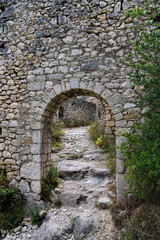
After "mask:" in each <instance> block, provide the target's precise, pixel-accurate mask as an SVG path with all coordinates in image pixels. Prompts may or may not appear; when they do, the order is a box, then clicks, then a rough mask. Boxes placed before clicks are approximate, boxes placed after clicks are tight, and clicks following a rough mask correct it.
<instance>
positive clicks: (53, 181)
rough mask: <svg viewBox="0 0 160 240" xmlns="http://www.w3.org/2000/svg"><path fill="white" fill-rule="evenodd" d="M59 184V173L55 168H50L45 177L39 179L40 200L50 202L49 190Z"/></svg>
mask: <svg viewBox="0 0 160 240" xmlns="http://www.w3.org/2000/svg"><path fill="white" fill-rule="evenodd" d="M59 182H60V180H59V172H58V170H57V168H56V167H54V166H51V167H50V170H49V171H48V172H47V174H46V177H43V178H42V179H41V198H42V199H43V200H50V197H51V190H52V189H54V188H56V187H57V186H58V184H59Z"/></svg>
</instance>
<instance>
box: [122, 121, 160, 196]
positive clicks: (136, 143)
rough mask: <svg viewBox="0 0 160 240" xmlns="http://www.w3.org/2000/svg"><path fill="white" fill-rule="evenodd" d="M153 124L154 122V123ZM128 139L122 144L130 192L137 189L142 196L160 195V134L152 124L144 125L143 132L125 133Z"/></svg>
mask: <svg viewBox="0 0 160 240" xmlns="http://www.w3.org/2000/svg"><path fill="white" fill-rule="evenodd" d="M152 124H153V123H152ZM150 131H151V132H150ZM123 136H124V137H126V141H125V142H124V143H123V144H122V145H121V148H120V149H121V151H122V154H123V155H124V157H125V161H124V166H125V167H126V168H127V172H126V176H125V178H126V182H127V183H128V184H129V189H128V192H132V191H134V190H136V193H137V195H138V196H140V197H141V198H144V197H146V196H149V195H151V193H152V198H153V197H156V198H157V197H158V196H160V151H159V147H160V135H159V133H158V132H156V131H155V128H154V124H153V125H152V126H148V125H144V126H142V127H141V133H135V134H131V133H125V134H123Z"/></svg>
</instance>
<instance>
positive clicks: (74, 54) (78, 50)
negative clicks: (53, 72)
mask: <svg viewBox="0 0 160 240" xmlns="http://www.w3.org/2000/svg"><path fill="white" fill-rule="evenodd" d="M82 53H83V51H82V50H81V49H73V50H72V51H71V56H79V55H81V54H82Z"/></svg>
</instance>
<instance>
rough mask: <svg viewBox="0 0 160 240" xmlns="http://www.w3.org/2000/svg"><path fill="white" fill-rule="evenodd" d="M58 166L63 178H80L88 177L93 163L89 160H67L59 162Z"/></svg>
mask: <svg viewBox="0 0 160 240" xmlns="http://www.w3.org/2000/svg"><path fill="white" fill-rule="evenodd" d="M57 168H58V170H59V171H60V177H61V178H62V179H64V180H70V179H71V180H80V179H82V178H85V177H86V175H87V174H88V173H89V170H90V168H93V165H92V164H91V163H87V162H81V161H73V160H72V161H71V160H66V161H61V162H60V163H58V165H57Z"/></svg>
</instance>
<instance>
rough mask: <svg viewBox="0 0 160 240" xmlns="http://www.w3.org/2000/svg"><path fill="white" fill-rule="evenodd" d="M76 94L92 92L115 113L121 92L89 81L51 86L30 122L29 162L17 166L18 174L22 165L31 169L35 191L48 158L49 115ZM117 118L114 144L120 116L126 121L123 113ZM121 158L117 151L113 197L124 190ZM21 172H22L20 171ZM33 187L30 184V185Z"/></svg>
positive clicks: (50, 117)
mask: <svg viewBox="0 0 160 240" xmlns="http://www.w3.org/2000/svg"><path fill="white" fill-rule="evenodd" d="M80 95H89V96H94V97H96V98H98V99H100V100H102V101H104V102H106V103H107V104H108V105H109V107H110V108H111V109H112V113H113V115H116V116H117V111H118V110H117V109H118V108H119V101H120V100H121V98H122V96H121V94H119V93H115V94H113V93H112V91H111V90H109V89H107V88H105V87H104V86H103V85H101V84H100V83H97V84H95V86H92V87H90V86H89V85H85V86H83V83H81V82H76V83H70V88H68V84H67V83H63V87H62V84H61V85H56V86H54V89H53V93H51V94H50V95H48V96H46V98H45V104H43V111H42V114H41V119H40V121H39V122H36V123H32V144H31V153H32V159H33V162H31V163H27V164H26V166H24V165H23V166H22V168H21V176H22V177H25V176H26V173H25V171H23V170H24V169H26V168H27V169H28V170H27V171H31V172H32V174H31V175H32V176H29V177H28V178H30V177H31V179H30V180H31V186H32V185H33V186H34V185H35V184H39V188H38V189H39V192H38V191H37V190H36V191H37V192H36V193H37V194H39V193H40V179H41V177H42V176H44V175H45V173H46V171H47V169H48V167H49V165H50V159H51V147H50V137H49V136H50V128H51V119H52V116H53V114H54V113H55V112H56V110H57V109H58V108H59V107H60V106H61V105H62V104H63V103H64V102H65V101H66V100H68V99H70V98H72V97H76V96H80ZM118 114H119V116H120V115H121V116H123V109H122V110H120V109H119V113H118ZM120 119H121V120H119V119H118V120H117V118H115V126H116V144H119V143H120V142H121V140H122V138H121V136H120V134H121V130H120V129H121V127H123V129H125V126H127V124H125V125H124V122H123V120H124V121H125V123H126V120H125V117H124V119H122V118H120ZM122 162H123V159H122V158H121V156H119V154H118V153H117V176H116V184H117V199H118V200H120V199H122V198H123V196H124V191H125V190H126V184H125V182H124V175H123V174H124V171H123V167H122ZM23 172H24V174H23ZM32 189H34V188H32Z"/></svg>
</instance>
